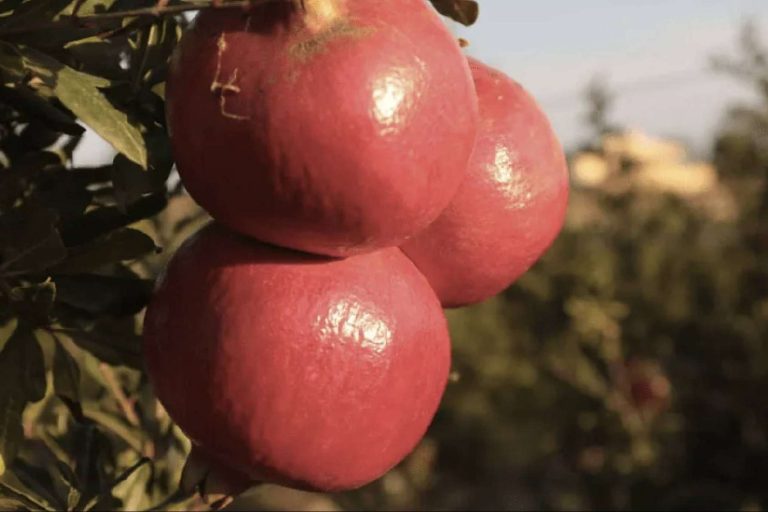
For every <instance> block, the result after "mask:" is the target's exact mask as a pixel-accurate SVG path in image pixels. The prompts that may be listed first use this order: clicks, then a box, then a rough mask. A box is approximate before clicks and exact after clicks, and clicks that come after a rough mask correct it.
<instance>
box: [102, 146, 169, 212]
mask: <svg viewBox="0 0 768 512" xmlns="http://www.w3.org/2000/svg"><path fill="white" fill-rule="evenodd" d="M157 139H160V137H154V138H152V139H148V140H147V143H148V146H149V150H150V156H149V157H150V167H149V170H148V171H145V170H143V169H142V168H141V167H140V166H138V165H137V164H135V163H133V162H131V161H130V160H128V159H127V158H125V157H124V156H123V155H117V156H116V157H115V160H114V162H113V164H112V182H113V183H114V185H115V198H116V199H117V202H118V205H119V206H120V208H122V209H123V211H125V210H126V209H127V208H128V206H129V205H130V204H132V203H135V202H136V201H138V200H139V199H141V198H142V197H144V196H145V195H146V194H153V193H157V192H161V191H163V190H164V188H165V181H166V180H167V179H168V174H169V173H170V170H171V167H172V165H173V158H172V157H171V153H170V148H168V144H167V137H165V136H163V137H162V139H161V140H162V142H160V141H159V140H157Z"/></svg>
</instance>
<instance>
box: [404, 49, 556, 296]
mask: <svg viewBox="0 0 768 512" xmlns="http://www.w3.org/2000/svg"><path fill="white" fill-rule="evenodd" d="M470 67H471V69H472V74H473V76H474V79H475V87H476V89H477V94H478V97H479V102H480V127H479V131H478V137H477V143H476V146H475V149H474V153H473V154H472V158H471V159H470V164H469V170H468V173H467V176H466V178H465V179H464V182H463V183H462V185H461V187H460V188H459V192H458V193H457V195H456V197H455V198H454V199H453V201H452V202H451V204H450V205H449V206H448V208H447V209H446V211H445V212H443V214H442V215H441V216H440V217H439V218H438V220H437V221H436V222H435V223H434V224H432V225H431V226H430V227H429V228H427V230H426V231H424V232H422V233H420V234H419V235H418V236H416V237H415V238H414V239H412V240H409V241H408V242H406V243H405V244H404V246H403V250H404V251H405V253H406V254H407V255H408V256H409V257H410V258H411V259H412V260H413V262H414V263H416V266H417V267H419V269H420V270H421V271H422V272H423V273H424V274H425V275H426V276H427V278H428V280H429V282H430V284H431V285H432V287H433V288H434V289H435V291H436V292H437V295H438V297H439V298H440V300H441V302H442V304H443V305H444V306H445V307H457V306H464V305H468V304H473V303H477V302H480V301H482V300H485V299H487V298H488V297H491V296H493V295H495V294H497V293H499V292H500V291H502V290H503V289H505V288H506V287H507V286H509V285H510V284H511V283H512V282H514V281H515V280H516V279H517V278H518V277H520V276H521V275H522V274H523V273H525V272H526V271H527V270H528V269H529V268H530V267H531V265H533V263H535V262H536V261H537V260H538V259H539V258H540V257H541V255H542V254H543V253H544V252H545V251H546V249H547V248H548V247H549V245H550V244H551V243H552V242H553V241H554V239H555V237H556V236H557V234H558V232H559V231H560V229H561V228H562V225H563V221H564V219H565V212H566V207H567V203H568V188H569V187H568V168H567V164H566V161H565V156H564V154H563V150H562V147H561V146H560V143H559V142H558V140H557V138H556V136H555V134H554V133H553V131H552V128H551V126H550V124H549V121H548V120H547V118H546V116H545V115H544V113H543V112H542V111H541V109H540V108H539V106H538V105H537V104H536V101H535V100H534V99H533V98H532V97H531V96H530V95H529V94H528V93H527V92H526V91H525V90H524V89H523V88H522V87H521V86H520V85H519V84H518V83H516V82H514V81H513V80H511V79H510V78H508V77H506V76H505V75H504V74H502V73H501V72H499V71H497V70H494V69H492V68H490V67H488V66H485V65H484V64H482V63H480V62H478V61H476V60H472V59H470Z"/></svg>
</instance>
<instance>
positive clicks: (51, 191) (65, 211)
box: [37, 169, 92, 222]
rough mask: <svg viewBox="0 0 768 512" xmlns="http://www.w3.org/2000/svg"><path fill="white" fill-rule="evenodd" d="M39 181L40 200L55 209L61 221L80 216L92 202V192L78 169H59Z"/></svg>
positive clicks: (38, 193) (38, 192)
mask: <svg viewBox="0 0 768 512" xmlns="http://www.w3.org/2000/svg"><path fill="white" fill-rule="evenodd" d="M48 174H49V175H48V176H45V177H42V178H40V179H39V180H38V183H37V195H38V197H39V198H40V201H41V202H42V203H44V204H45V205H46V206H47V207H48V208H50V209H52V210H54V211H55V212H56V213H57V214H58V216H59V219H60V220H61V222H67V221H71V220H73V219H75V218H77V217H80V216H81V215H82V214H83V212H85V209H86V208H87V207H88V205H90V204H91V199H92V193H91V192H90V191H89V190H88V189H87V188H86V187H87V185H88V184H87V182H84V180H82V178H83V177H84V176H82V175H81V174H80V173H79V172H77V171H72V170H68V169H57V170H56V171H53V172H51V173H48Z"/></svg>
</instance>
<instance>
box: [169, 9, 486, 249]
mask: <svg viewBox="0 0 768 512" xmlns="http://www.w3.org/2000/svg"><path fill="white" fill-rule="evenodd" d="M298 3H299V2H288V1H284V2H270V3H267V4H262V5H255V6H253V7H252V8H251V9H250V10H248V11H246V12H243V11H241V10H236V9H226V10H210V11H205V12H202V13H201V14H200V15H199V16H198V18H197V20H196V23H195V26H194V27H193V28H192V29H190V30H188V31H187V33H186V34H185V36H184V38H183V40H182V42H181V43H180V45H179V47H178V49H177V51H176V54H175V57H174V58H173V60H172V62H171V66H170V70H169V76H168V83H167V94H166V96H167V117H168V125H169V129H170V133H171V140H172V144H173V148H174V153H175V157H176V161H177V165H178V169H179V173H180V175H181V178H182V180H183V183H184V185H185V186H186V188H187V189H188V191H189V192H190V194H191V195H192V196H193V197H194V198H195V199H196V200H197V201H198V202H199V203H200V205H201V206H203V207H204V208H205V209H206V210H208V212H209V213H211V215H212V216H213V217H214V218H216V219H217V220H218V221H220V222H221V223H222V224H225V225H226V226H228V227H229V228H231V229H234V230H236V231H239V232H241V233H244V234H247V235H249V236H252V237H254V238H257V239H259V240H263V241H265V242H269V243H273V244H276V245H280V246H283V247H290V248H294V249H299V250H303V251H307V252H313V253H318V254H326V255H332V256H348V255H351V254H358V253H363V252H367V251H371V250H374V249H377V248H381V247H389V246H396V245H399V244H400V243H401V242H403V241H404V240H405V239H406V238H408V237H410V236H413V235H414V234H416V233H417V232H419V231H420V230H422V229H423V228H425V227H426V226H427V225H429V224H430V223H431V222H432V221H434V219H436V218H437V216H438V215H439V214H440V212H441V211H442V210H443V209H444V208H445V207H446V206H447V205H448V203H449V202H450V199H451V198H452V196H453V195H454V194H455V192H456V190H457V189H458V186H459V184H460V182H461V180H462V179H463V177H464V174H465V171H466V163H467V161H468V159H469V156H470V154H471V152H472V147H473V144H474V139H475V135H476V133H477V121H478V119H477V99H476V96H475V92H474V86H473V83H472V78H471V74H470V71H469V67H468V65H467V63H466V59H465V58H464V57H463V55H462V53H461V50H460V48H459V46H458V44H457V42H456V40H455V38H454V37H453V36H452V35H451V34H450V32H449V31H448V30H447V29H446V28H445V27H444V25H443V24H442V22H441V20H440V19H439V16H438V15H437V13H436V12H435V11H434V10H433V9H432V8H431V7H430V6H429V5H428V4H427V2H426V1H425V0H387V1H386V2H382V1H381V0H304V4H305V5H306V7H305V8H299V7H297V4H298ZM305 9H306V10H305Z"/></svg>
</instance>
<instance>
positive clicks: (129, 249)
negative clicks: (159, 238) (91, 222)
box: [52, 228, 157, 274]
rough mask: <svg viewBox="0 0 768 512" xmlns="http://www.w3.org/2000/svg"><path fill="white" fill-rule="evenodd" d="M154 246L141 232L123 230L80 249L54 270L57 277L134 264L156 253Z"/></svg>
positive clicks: (71, 250) (71, 251)
mask: <svg viewBox="0 0 768 512" xmlns="http://www.w3.org/2000/svg"><path fill="white" fill-rule="evenodd" d="M156 250H157V246H155V242H154V241H153V240H152V238H150V237H149V236H148V235H146V234H144V233H142V232H141V231H139V230H136V229H131V228H123V229H119V230H117V231H113V232H112V233H109V234H108V235H106V236H103V237H101V238H97V239H96V240H94V241H92V242H90V243H88V244H86V245H81V246H78V247H74V248H70V250H69V255H68V256H67V258H66V259H65V260H64V261H62V262H61V263H60V264H58V265H56V267H55V268H53V269H52V272H54V273H57V274H81V273H85V272H90V271H93V270H96V269H98V268H99V267H102V266H104V265H108V264H110V263H117V262H120V261H126V260H133V259H136V258H139V257H140V256H143V255H145V254H147V253H149V252H152V251H156Z"/></svg>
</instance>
